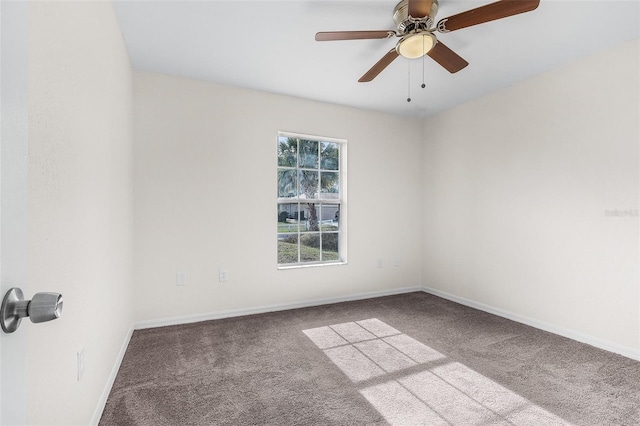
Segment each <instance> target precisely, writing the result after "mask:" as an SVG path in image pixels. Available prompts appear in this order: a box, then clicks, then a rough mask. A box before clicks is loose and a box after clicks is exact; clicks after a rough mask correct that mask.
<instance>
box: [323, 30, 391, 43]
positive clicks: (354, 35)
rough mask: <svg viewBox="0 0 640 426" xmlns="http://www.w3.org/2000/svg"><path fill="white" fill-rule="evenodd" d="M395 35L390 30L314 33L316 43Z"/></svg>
mask: <svg viewBox="0 0 640 426" xmlns="http://www.w3.org/2000/svg"><path fill="white" fill-rule="evenodd" d="M393 35H395V32H393V31H391V30H381V31H327V32H321V33H316V41H334V40H366V39H374V38H387V37H391V36H393Z"/></svg>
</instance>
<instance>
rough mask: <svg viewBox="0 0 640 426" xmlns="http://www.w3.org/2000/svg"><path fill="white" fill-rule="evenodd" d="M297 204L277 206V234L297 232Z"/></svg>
mask: <svg viewBox="0 0 640 426" xmlns="http://www.w3.org/2000/svg"><path fill="white" fill-rule="evenodd" d="M298 206H299V205H298V203H289V204H278V233H283V232H298V217H299V213H298Z"/></svg>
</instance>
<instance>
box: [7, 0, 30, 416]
mask: <svg viewBox="0 0 640 426" xmlns="http://www.w3.org/2000/svg"><path fill="white" fill-rule="evenodd" d="M0 11H1V12H2V17H1V19H0V23H1V26H2V28H1V32H0V34H1V36H2V40H1V42H2V45H1V46H2V47H1V48H0V51H1V57H0V60H1V62H2V64H1V67H0V68H1V79H0V91H1V92H2V96H0V100H1V101H0V110H1V111H0V112H1V125H2V129H1V133H0V142H1V145H2V150H1V151H0V160H1V161H0V168H1V169H2V175H1V177H0V182H1V185H2V186H1V188H0V195H1V198H0V200H1V207H0V220H1V228H2V233H1V236H0V251H1V253H0V269H1V270H2V272H1V274H0V289H1V290H2V291H1V292H0V297H4V295H5V294H6V292H7V291H8V290H9V289H10V288H11V287H20V288H22V290H23V291H24V292H25V293H26V294H27V295H28V294H29V288H28V282H27V281H28V280H27V216H26V210H27V128H28V125H27V123H28V106H27V39H28V31H27V22H28V7H27V4H26V3H24V2H0ZM24 330H25V326H22V327H21V328H20V330H19V332H14V333H12V334H5V333H2V332H0V344H1V345H2V348H1V352H0V354H1V355H0V356H1V359H2V362H1V363H0V364H1V370H2V371H1V373H2V374H1V376H0V379H1V380H0V383H1V388H0V424H3V425H12V424H21V423H24V422H25V421H26V418H27V383H26V374H27V362H26V359H25V356H24V354H25V353H26V351H27V343H28V339H27V334H26V332H25V331H24Z"/></svg>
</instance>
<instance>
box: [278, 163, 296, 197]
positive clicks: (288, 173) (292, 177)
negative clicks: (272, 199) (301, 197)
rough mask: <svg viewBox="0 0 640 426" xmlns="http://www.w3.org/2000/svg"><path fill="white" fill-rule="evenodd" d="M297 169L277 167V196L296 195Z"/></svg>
mask: <svg viewBox="0 0 640 426" xmlns="http://www.w3.org/2000/svg"><path fill="white" fill-rule="evenodd" d="M297 182H298V181H297V171H296V170H295V169H294V170H288V169H278V198H293V197H297V196H298V193H297V191H296V188H297V186H298V185H297Z"/></svg>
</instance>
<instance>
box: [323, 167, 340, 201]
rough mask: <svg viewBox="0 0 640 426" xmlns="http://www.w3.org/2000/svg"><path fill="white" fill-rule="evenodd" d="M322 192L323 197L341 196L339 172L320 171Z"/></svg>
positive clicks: (334, 197) (333, 197)
mask: <svg viewBox="0 0 640 426" xmlns="http://www.w3.org/2000/svg"><path fill="white" fill-rule="evenodd" d="M320 192H321V193H322V198H324V199H327V198H332V199H336V200H337V199H338V198H340V174H339V173H338V172H321V173H320Z"/></svg>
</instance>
